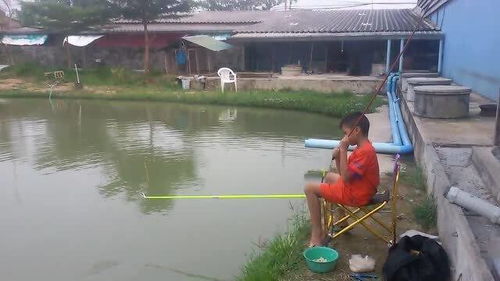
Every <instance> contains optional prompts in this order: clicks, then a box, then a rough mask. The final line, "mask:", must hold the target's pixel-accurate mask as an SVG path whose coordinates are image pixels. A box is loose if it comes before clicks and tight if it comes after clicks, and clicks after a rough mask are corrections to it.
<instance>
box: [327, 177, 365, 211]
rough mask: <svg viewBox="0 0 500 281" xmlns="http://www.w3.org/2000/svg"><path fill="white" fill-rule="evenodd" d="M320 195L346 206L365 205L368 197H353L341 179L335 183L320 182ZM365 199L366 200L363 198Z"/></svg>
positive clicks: (329, 200)
mask: <svg viewBox="0 0 500 281" xmlns="http://www.w3.org/2000/svg"><path fill="white" fill-rule="evenodd" d="M319 187H320V191H321V197H323V198H324V199H325V200H326V201H328V202H332V203H338V204H342V205H346V206H352V207H359V206H364V205H366V204H367V203H368V202H369V201H370V199H371V197H370V198H355V197H354V196H353V195H352V194H351V191H350V190H349V188H348V187H347V186H345V184H344V182H343V181H342V180H338V181H336V182H335V183H322V184H320V186H319ZM365 199H367V200H365Z"/></svg>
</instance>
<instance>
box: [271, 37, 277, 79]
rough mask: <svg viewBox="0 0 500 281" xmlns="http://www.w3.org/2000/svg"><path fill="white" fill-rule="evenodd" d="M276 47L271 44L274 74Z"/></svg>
mask: <svg viewBox="0 0 500 281" xmlns="http://www.w3.org/2000/svg"><path fill="white" fill-rule="evenodd" d="M275 47H276V46H275V45H274V43H271V72H273V73H274V68H275V66H276V64H275V61H276V48H275Z"/></svg>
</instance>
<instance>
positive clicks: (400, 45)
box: [399, 39, 405, 73]
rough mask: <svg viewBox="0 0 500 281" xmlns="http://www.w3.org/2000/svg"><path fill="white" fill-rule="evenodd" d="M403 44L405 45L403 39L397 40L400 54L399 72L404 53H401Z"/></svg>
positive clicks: (401, 70)
mask: <svg viewBox="0 0 500 281" xmlns="http://www.w3.org/2000/svg"><path fill="white" fill-rule="evenodd" d="M404 46H405V40H404V39H401V41H399V53H400V54H401V57H400V58H399V72H400V73H401V72H403V58H404V54H403V49H404Z"/></svg>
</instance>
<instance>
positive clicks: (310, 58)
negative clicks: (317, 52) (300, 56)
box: [309, 42, 314, 73]
mask: <svg viewBox="0 0 500 281" xmlns="http://www.w3.org/2000/svg"><path fill="white" fill-rule="evenodd" d="M313 52H314V43H313V42H311V54H310V56H309V72H311V73H312V63H313Z"/></svg>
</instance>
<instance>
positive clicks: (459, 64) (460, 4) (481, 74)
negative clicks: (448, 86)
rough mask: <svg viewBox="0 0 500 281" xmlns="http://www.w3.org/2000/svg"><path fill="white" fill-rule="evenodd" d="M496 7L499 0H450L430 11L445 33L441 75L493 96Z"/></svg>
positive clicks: (499, 25) (498, 28) (498, 55)
mask: <svg viewBox="0 0 500 281" xmlns="http://www.w3.org/2000/svg"><path fill="white" fill-rule="evenodd" d="M499 11H500V1H499V0H480V1H472V0H451V1H449V2H448V3H447V4H445V5H443V6H442V7H440V8H439V9H438V10H437V11H436V12H434V13H433V14H432V15H431V19H432V20H433V21H434V22H435V23H436V24H437V25H438V26H442V30H443V32H444V34H445V39H444V49H443V65H442V66H443V68H442V75H443V76H444V77H448V78H452V79H453V80H454V81H455V82H456V83H458V84H461V85H464V86H467V87H471V88H472V89H473V90H474V91H475V92H477V93H479V94H481V95H484V96H486V97H489V98H491V99H495V100H496V98H497V97H498V94H499V88H500V52H499V51H498V48H499V46H500V17H499Z"/></svg>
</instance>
